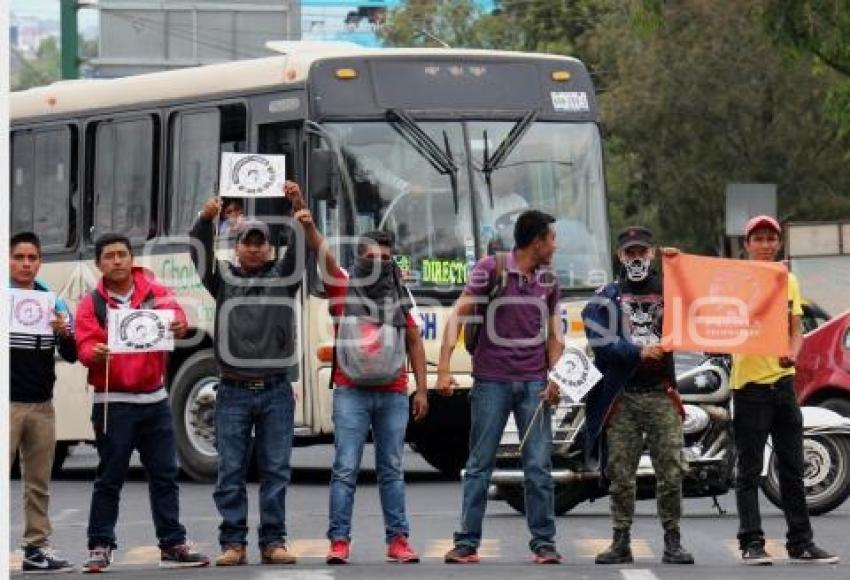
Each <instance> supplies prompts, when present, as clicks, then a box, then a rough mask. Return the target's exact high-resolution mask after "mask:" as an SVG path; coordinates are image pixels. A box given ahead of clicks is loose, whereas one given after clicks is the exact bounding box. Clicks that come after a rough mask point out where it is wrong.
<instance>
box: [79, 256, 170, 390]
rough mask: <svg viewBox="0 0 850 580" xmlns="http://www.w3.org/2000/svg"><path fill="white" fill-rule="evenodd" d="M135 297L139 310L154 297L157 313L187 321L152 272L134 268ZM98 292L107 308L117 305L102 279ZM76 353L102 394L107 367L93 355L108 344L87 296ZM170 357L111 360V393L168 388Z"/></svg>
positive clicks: (137, 355) (134, 305)
mask: <svg viewBox="0 0 850 580" xmlns="http://www.w3.org/2000/svg"><path fill="white" fill-rule="evenodd" d="M132 276H133V284H134V286H135V288H134V289H133V296H132V297H131V298H130V306H131V307H132V308H138V307H139V305H140V304H141V303H142V302H144V300H145V299H146V298H147V297H148V296H149V295H152V296H153V298H154V308H156V309H157V310H173V311H174V316H175V320H181V321H183V322H185V321H186V314H185V312H183V308H182V307H181V306H180V304H178V302H177V300H176V299H175V297H174V294H173V293H172V292H171V290H169V289H168V287H166V286H164V285H162V284H160V283H159V282H157V281H156V279H155V278H154V275H153V272H151V271H150V270H146V269H144V268H140V267H138V266H135V267H133V272H132ZM96 291H97V292H99V293H100V295H101V296H103V297H104V298H105V299H106V304H107V307H108V308H116V307H117V305H116V303H115V300H113V299H112V298H111V297H110V296H109V294H108V293H107V292H106V288H105V287H104V285H103V278H101V279H100V280H99V281H98V283H97V290H96ZM75 330H76V337H77V353H78V357H79V360H80V362H81V363H82V364H83V365H84V366H86V367H88V369H89V380H88V382H89V384H90V385H92V386H93V387H94V390H95V391H98V392H102V391H103V390H104V383H105V379H106V365H105V364H103V363H95V362H94V361H93V360H92V351H93V350H94V347H95V345H96V344H98V343H103V344H107V341H106V329H105V328H103V327H102V326H101V325H100V323H99V322H98V320H97V318H96V317H95V313H94V301H93V299H92V297H91V294H87V295H86V296H85V298H83V300H82V301H81V302H80V305H79V307H78V309H77V319H76V327H75ZM167 355H168V353H165V352H142V353H120V354H114V355H112V356H111V357H110V360H109V390H110V391H121V392H125V393H150V392H153V391H155V390H157V389H158V388H159V387H161V386H163V385H164V384H165V365H166V359H167Z"/></svg>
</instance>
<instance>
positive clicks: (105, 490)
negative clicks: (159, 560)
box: [88, 400, 186, 549]
mask: <svg viewBox="0 0 850 580" xmlns="http://www.w3.org/2000/svg"><path fill="white" fill-rule="evenodd" d="M106 415H107V421H108V424H107V427H106V432H104V430H103V403H96V404H94V405H92V414H91V420H92V427H94V435H95V443H96V445H97V454H98V458H99V462H98V464H97V475H96V478H95V481H94V489H93V491H92V496H91V508H90V511H89V527H88V545H89V549H91V548H93V547H94V546H98V545H107V546H111V547H113V548H115V547H116V546H117V545H118V544H117V540H116V537H115V524H116V523H117V521H118V504H119V501H120V498H121V488H122V487H123V486H124V479H125V478H126V476H127V469H128V467H129V466H130V456H131V455H132V454H133V450H134V449H136V450H138V452H139V458H140V459H141V461H142V465H143V466H144V468H145V471H146V472H147V476H148V493H149V495H150V503H151V515H152V516H153V524H154V528H155V529H156V537H157V539H158V540H159V545H160V547H168V546H173V545H176V544H182V543H183V542H185V541H186V529H185V528H184V527H183V526H182V525H181V524H180V520H179V514H180V498H179V490H178V488H177V451H176V447H175V443H174V424H173V422H172V418H171V408H170V407H169V406H168V401H167V400H166V401H160V402H158V403H149V404H135V403H110V404H109V410H108V411H107V413H106Z"/></svg>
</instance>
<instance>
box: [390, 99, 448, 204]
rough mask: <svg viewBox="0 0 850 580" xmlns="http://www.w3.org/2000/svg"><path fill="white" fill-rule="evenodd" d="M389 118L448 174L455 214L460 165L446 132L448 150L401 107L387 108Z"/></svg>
mask: <svg viewBox="0 0 850 580" xmlns="http://www.w3.org/2000/svg"><path fill="white" fill-rule="evenodd" d="M387 120H388V121H389V122H390V123H391V124H392V127H393V128H394V129H395V130H396V131H397V132H398V133H399V134H400V135H401V136H402V137H403V138H404V139H405V141H407V142H408V143H410V145H411V147H413V148H414V149H415V150H416V151H417V152H418V153H419V154H420V155H422V156H423V157H424V158H425V160H426V161H428V163H430V164H431V166H432V167H434V169H436V170H437V172H438V173H440V174H441V175H447V176H448V177H449V181H450V182H451V187H452V199H453V201H454V206H455V215H457V213H458V211H459V207H458V203H459V202H458V187H457V172H458V166H457V164H456V163H455V161H454V158H453V156H452V154H451V149H450V147H449V139H448V135H447V134H446V132H445V131H444V132H443V138H444V139H445V142H446V151H443V150H442V149H440V146H439V145H437V143H436V142H435V141H434V140H433V139H432V138H431V136H430V135H428V133H426V132H425V131H424V130H423V129H422V127H420V126H419V124H418V123H417V122H416V120H415V119H414V118H413V117H411V116H410V114H408V113H407V112H406V111H402V110H400V109H389V110H387Z"/></svg>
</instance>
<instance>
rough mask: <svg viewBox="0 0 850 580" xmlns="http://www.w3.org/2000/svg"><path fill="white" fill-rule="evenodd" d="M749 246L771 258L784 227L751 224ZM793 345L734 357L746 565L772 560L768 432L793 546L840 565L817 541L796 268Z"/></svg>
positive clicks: (791, 298) (807, 557)
mask: <svg viewBox="0 0 850 580" xmlns="http://www.w3.org/2000/svg"><path fill="white" fill-rule="evenodd" d="M745 236H746V239H745V242H744V248H745V250H746V252H747V257H748V259H750V260H762V261H766V262H770V261H773V260H775V259H776V257H777V255H778V254H779V251H780V248H781V247H782V229H781V228H780V226H779V223H778V222H777V221H776V220H775V219H773V218H772V217H770V216H766V215H761V216H756V217H754V218H752V219H751V220H750V221H749V222H747V225H746V228H745ZM788 305H789V321H790V332H791V351H790V353H789V354H788V355H787V356H783V357H769V356H755V355H743V354H736V355H734V356H733V358H732V389H734V390H733V400H734V404H735V408H734V419H733V428H734V432H735V447H736V451H737V455H738V460H737V485H736V490H735V495H736V498H737V502H738V520H739V528H738V542H739V544H740V548H741V554H742V558H743V560H744V563H745V564H750V565H767V564H771V563H772V560H771V557H770V555H769V554H768V553H767V552H766V551H765V549H764V530H763V529H762V526H761V514H760V513H759V498H758V492H759V481H760V478H761V469H762V464H763V461H764V447H765V444H766V442H767V437H768V435H769V436H770V437H771V438H772V440H773V449H774V452H775V453H776V458H777V460H778V468H779V487H780V491H781V493H782V501H783V507H782V509H783V512H784V513H785V521H786V522H787V523H788V533H787V541H786V548H787V550H788V556H789V557H790V558H791V560H792V561H795V562H813V563H835V562H837V561H838V557H837V556H833V555H832V554H830V553H828V552H826V551H825V550H823V549H821V548H819V547H818V546H816V545H815V543H814V541H813V534H812V526H811V523H810V521H809V512H808V508H807V507H806V493H805V489H804V487H803V416H802V413H801V412H800V407H799V405H798V404H797V397H796V393H795V392H794V360H795V358H796V356H797V353H798V352H799V351H800V345H801V344H802V333H801V329H800V316H801V315H802V314H803V308H802V305H801V299H800V286H799V283H798V282H797V278H796V277H795V276H794V275H793V274H788Z"/></svg>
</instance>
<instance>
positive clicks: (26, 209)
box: [12, 127, 76, 251]
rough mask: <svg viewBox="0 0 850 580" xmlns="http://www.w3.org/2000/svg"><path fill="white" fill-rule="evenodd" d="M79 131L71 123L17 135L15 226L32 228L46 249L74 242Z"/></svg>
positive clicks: (14, 161) (14, 145) (13, 164)
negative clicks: (74, 196) (75, 154)
mask: <svg viewBox="0 0 850 580" xmlns="http://www.w3.org/2000/svg"><path fill="white" fill-rule="evenodd" d="M75 145H76V133H75V132H74V130H73V129H72V128H71V127H57V128H51V129H47V130H40V131H32V132H22V133H18V134H16V135H15V136H14V137H13V140H12V146H13V154H12V155H13V157H12V229H13V231H23V230H31V231H34V232H36V233H37V234H38V235H39V237H40V238H41V242H42V245H43V246H44V248H45V250H47V251H49V250H51V249H65V248H67V247H70V246H71V245H73V242H74V236H75V234H74V231H73V230H74V228H75V226H76V211H75V208H74V205H73V194H74V190H75V175H76V172H75V163H74V157H73V156H74V152H75V150H76V147H75Z"/></svg>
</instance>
